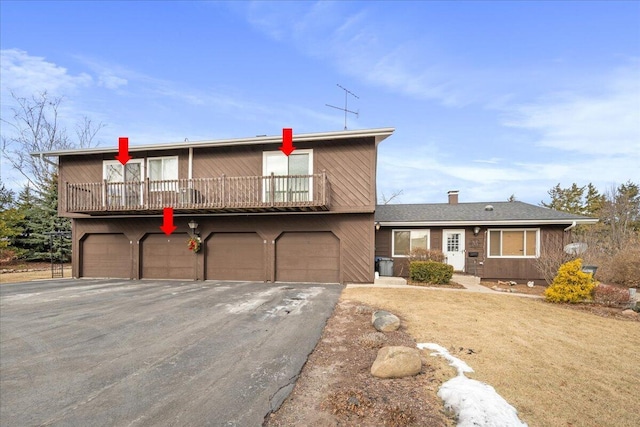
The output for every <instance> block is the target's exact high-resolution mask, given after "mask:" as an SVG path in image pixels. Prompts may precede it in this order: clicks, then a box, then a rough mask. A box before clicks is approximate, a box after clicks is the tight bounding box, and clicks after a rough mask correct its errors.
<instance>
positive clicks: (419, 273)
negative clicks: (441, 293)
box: [409, 261, 453, 285]
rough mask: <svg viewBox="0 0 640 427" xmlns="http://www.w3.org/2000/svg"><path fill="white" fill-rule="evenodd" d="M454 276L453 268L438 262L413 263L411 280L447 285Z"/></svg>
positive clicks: (410, 264) (410, 265) (410, 267)
mask: <svg viewBox="0 0 640 427" xmlns="http://www.w3.org/2000/svg"><path fill="white" fill-rule="evenodd" d="M452 276H453V266H451V265H448V264H444V263H441V262H436V261H411V263H409V278H410V279H411V280H412V281H414V282H424V283H433V284H436V285H446V284H447V283H449V281H450V280H451V277H452Z"/></svg>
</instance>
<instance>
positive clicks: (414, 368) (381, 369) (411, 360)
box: [371, 346, 422, 378]
mask: <svg viewBox="0 0 640 427" xmlns="http://www.w3.org/2000/svg"><path fill="white" fill-rule="evenodd" d="M421 369H422V360H421V359H420V351H419V350H418V349H417V348H413V347H403V346H391V347H382V348H381V349H380V350H378V356H377V357H376V360H375V361H374V362H373V365H371V375H373V376H374V377H378V378H403V377H409V376H412V375H417V374H419V373H420V370H421Z"/></svg>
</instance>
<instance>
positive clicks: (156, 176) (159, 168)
mask: <svg viewBox="0 0 640 427" xmlns="http://www.w3.org/2000/svg"><path fill="white" fill-rule="evenodd" d="M147 170H148V171H149V181H162V182H151V186H150V188H149V190H151V191H178V183H177V181H178V156H173V157H152V158H150V159H149V160H147ZM167 181H173V182H167Z"/></svg>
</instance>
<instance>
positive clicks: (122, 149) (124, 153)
mask: <svg viewBox="0 0 640 427" xmlns="http://www.w3.org/2000/svg"><path fill="white" fill-rule="evenodd" d="M131 159H132V157H131V156H130V155H129V138H127V137H120V138H118V155H117V156H116V160H119V161H120V163H122V164H123V165H126V164H127V162H128V161H129V160H131Z"/></svg>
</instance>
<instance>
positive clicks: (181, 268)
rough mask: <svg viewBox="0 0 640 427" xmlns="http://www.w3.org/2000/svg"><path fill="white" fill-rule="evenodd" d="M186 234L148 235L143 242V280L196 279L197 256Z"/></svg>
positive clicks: (141, 261)
mask: <svg viewBox="0 0 640 427" xmlns="http://www.w3.org/2000/svg"><path fill="white" fill-rule="evenodd" d="M188 240H189V236H188V235H187V234H186V233H174V234H171V235H170V236H167V235H165V234H148V235H147V236H146V237H145V238H144V239H143V240H142V241H141V242H140V244H141V245H142V254H141V257H142V259H141V260H140V263H141V269H140V270H141V271H140V273H141V276H142V278H143V279H194V278H195V262H196V256H195V255H194V254H193V252H191V251H190V250H189V249H188V248H187V241H188Z"/></svg>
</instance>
